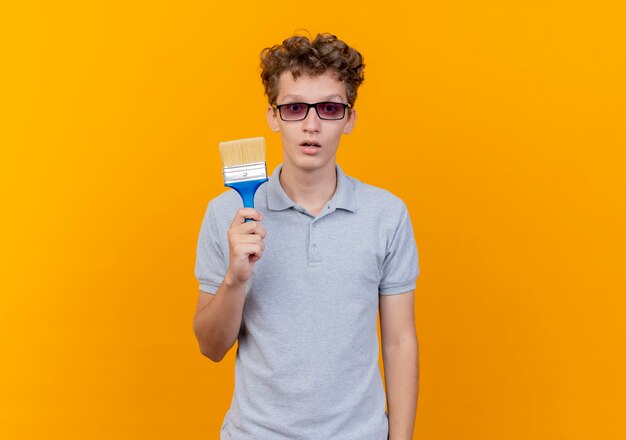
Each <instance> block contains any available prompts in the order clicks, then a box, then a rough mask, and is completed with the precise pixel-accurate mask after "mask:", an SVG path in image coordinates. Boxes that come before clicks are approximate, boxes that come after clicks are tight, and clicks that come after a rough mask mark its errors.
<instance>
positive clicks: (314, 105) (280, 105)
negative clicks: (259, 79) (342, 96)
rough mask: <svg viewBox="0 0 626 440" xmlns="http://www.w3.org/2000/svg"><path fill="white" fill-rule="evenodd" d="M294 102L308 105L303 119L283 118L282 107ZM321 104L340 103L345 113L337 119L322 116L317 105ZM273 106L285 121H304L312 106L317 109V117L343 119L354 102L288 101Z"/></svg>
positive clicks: (323, 119)
mask: <svg viewBox="0 0 626 440" xmlns="http://www.w3.org/2000/svg"><path fill="white" fill-rule="evenodd" d="M294 104H301V105H306V113H305V114H304V117H303V118H302V119H285V118H283V114H282V113H281V111H280V109H281V107H285V106H287V105H294ZM320 104H338V105H342V106H343V115H342V116H341V118H337V119H329V118H322V117H321V116H320V112H319V111H318V110H317V106H318V105H320ZM272 107H273V108H274V109H275V110H278V115H279V116H280V119H282V120H283V121H285V122H298V121H304V120H305V119H306V118H307V116H309V110H311V107H313V108H314V109H315V113H316V114H317V117H318V118H320V119H321V120H322V121H341V120H342V119H343V118H345V117H346V109H351V108H352V104H350V103H348V104H346V103H344V102H334V101H320V102H314V103H313V104H309V103H308V102H288V103H286V104H273V105H272Z"/></svg>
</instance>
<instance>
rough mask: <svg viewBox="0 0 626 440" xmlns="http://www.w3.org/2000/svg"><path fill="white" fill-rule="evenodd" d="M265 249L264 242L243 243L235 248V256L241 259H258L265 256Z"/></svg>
mask: <svg viewBox="0 0 626 440" xmlns="http://www.w3.org/2000/svg"><path fill="white" fill-rule="evenodd" d="M263 249H264V246H263V245H262V244H254V243H242V244H241V245H240V246H237V247H236V248H235V252H234V256H235V258H237V259H239V260H244V259H247V258H252V259H253V260H254V261H256V260H258V259H259V258H261V257H262V256H263Z"/></svg>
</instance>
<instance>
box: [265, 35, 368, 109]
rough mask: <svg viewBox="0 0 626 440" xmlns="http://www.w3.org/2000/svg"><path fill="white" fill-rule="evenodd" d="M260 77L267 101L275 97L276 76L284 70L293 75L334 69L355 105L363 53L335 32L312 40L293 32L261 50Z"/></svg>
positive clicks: (359, 83)
mask: <svg viewBox="0 0 626 440" xmlns="http://www.w3.org/2000/svg"><path fill="white" fill-rule="evenodd" d="M261 68H262V71H261V79H262V80H263V86H264V87H265V94H266V95H267V99H268V100H269V103H270V105H274V104H276V99H277V98H278V80H279V79H280V76H281V74H282V73H283V72H285V71H290V72H291V74H292V75H293V78H294V79H296V78H298V77H299V76H300V75H303V74H305V75H322V74H323V73H325V72H326V71H330V72H332V73H334V74H335V75H336V77H337V79H338V80H339V81H343V82H344V83H345V85H346V95H347V98H348V102H349V103H350V104H352V105H354V101H356V94H357V93H356V92H357V89H358V87H359V85H361V83H362V82H363V70H364V68H365V64H363V56H362V55H361V54H360V53H359V52H358V51H357V50H356V49H353V48H351V47H350V46H348V45H347V44H346V43H345V42H343V41H342V40H339V39H338V38H337V37H336V36H334V35H331V34H328V33H323V34H318V35H317V37H315V39H314V40H312V41H311V40H310V39H308V38H307V37H303V36H299V35H294V36H293V37H290V38H287V39H286V40H284V41H283V43H282V44H280V45H279V44H277V45H275V46H273V47H266V48H265V49H263V51H262V52H261Z"/></svg>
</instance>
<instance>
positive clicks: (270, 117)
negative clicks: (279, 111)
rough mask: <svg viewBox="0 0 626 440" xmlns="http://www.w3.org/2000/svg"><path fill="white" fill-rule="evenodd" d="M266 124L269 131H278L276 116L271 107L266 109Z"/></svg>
mask: <svg viewBox="0 0 626 440" xmlns="http://www.w3.org/2000/svg"><path fill="white" fill-rule="evenodd" d="M267 122H268V124H269V126H270V130H272V131H275V132H277V131H280V127H279V126H278V116H277V115H276V110H274V109H273V108H272V106H269V107H267Z"/></svg>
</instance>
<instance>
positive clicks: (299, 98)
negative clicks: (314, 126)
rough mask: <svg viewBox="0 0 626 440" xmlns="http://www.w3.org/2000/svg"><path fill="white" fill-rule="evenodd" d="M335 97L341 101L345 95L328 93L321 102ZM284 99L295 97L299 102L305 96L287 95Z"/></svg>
mask: <svg viewBox="0 0 626 440" xmlns="http://www.w3.org/2000/svg"><path fill="white" fill-rule="evenodd" d="M335 98H337V99H339V100H340V101H343V97H342V96H341V95H328V96H326V97H325V98H324V99H323V100H322V101H319V102H326V101H330V100H332V99H335ZM283 99H293V100H297V101H298V102H303V101H302V100H303V99H304V98H303V97H302V96H300V95H285V96H284V98H283ZM294 102H295V101H294Z"/></svg>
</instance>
